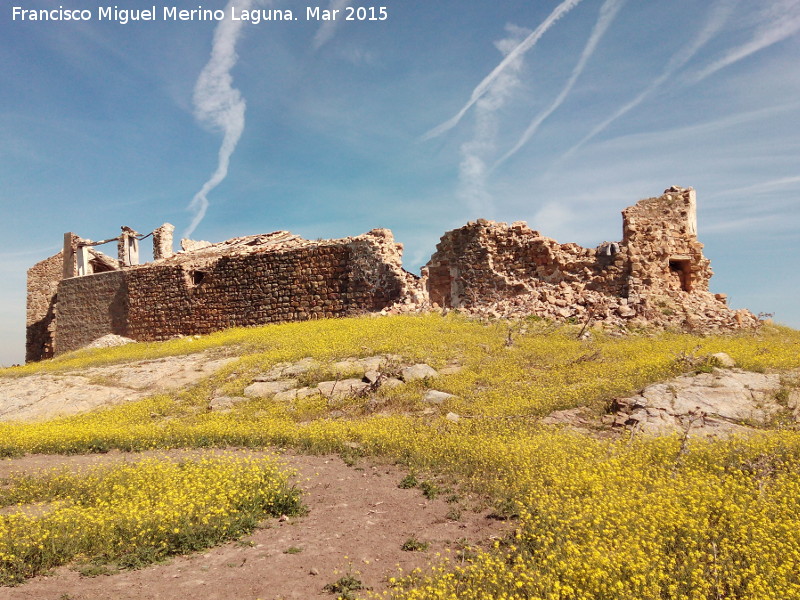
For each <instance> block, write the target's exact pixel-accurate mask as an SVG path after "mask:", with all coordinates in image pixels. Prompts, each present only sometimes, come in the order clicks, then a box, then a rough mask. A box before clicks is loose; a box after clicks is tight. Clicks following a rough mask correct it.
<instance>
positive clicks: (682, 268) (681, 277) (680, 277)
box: [669, 258, 692, 292]
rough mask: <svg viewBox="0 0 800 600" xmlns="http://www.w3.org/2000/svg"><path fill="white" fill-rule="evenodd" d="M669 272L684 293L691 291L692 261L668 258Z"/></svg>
mask: <svg viewBox="0 0 800 600" xmlns="http://www.w3.org/2000/svg"><path fill="white" fill-rule="evenodd" d="M669 272H670V274H671V275H672V276H673V277H675V278H676V279H677V281H678V285H679V286H680V288H681V289H682V290H683V291H684V292H691V291H692V261H691V260H689V259H688V258H670V259H669Z"/></svg>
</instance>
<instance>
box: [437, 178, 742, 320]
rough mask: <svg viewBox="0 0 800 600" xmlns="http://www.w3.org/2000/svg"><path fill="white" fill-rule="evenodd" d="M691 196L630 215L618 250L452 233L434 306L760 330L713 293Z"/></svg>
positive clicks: (445, 242)
mask: <svg viewBox="0 0 800 600" xmlns="http://www.w3.org/2000/svg"><path fill="white" fill-rule="evenodd" d="M696 211H697V207H696V197H695V192H694V190H693V189H691V188H686V189H684V188H680V187H675V186H673V187H670V188H668V189H667V190H665V191H664V194H663V195H661V196H658V197H654V198H646V199H644V200H641V201H640V202H638V203H637V204H636V205H634V206H632V207H629V208H627V209H625V210H624V211H623V213H622V215H623V237H622V240H621V241H620V242H603V243H602V244H600V245H599V246H598V247H597V248H593V249H592V248H583V247H581V246H579V245H578V244H559V243H558V242H556V241H555V240H552V239H550V238H547V237H544V236H542V235H541V234H540V233H539V232H537V231H534V230H532V229H530V228H529V227H528V226H527V224H525V223H524V222H515V223H512V224H511V225H508V224H506V223H495V222H493V221H486V220H484V219H479V220H477V221H473V222H470V223H468V224H467V225H465V226H464V227H461V228H459V229H455V230H453V231H449V232H447V233H445V234H444V235H443V236H442V238H441V241H440V242H439V244H438V245H437V246H436V252H435V253H434V255H433V256H432V257H431V260H430V261H429V262H428V264H427V265H426V267H424V268H423V281H424V284H425V287H426V290H427V293H428V296H429V300H430V302H431V303H432V304H434V305H436V306H439V307H444V308H458V309H465V310H467V311H472V312H475V313H485V314H490V315H493V316H515V317H516V316H525V315H526V314H536V315H539V316H543V317H547V318H551V319H558V320H566V319H573V320H578V321H583V322H587V321H591V320H603V321H605V322H608V323H611V324H613V325H615V326H616V325H624V324H626V323H629V322H636V321H637V320H638V321H639V322H640V324H653V325H680V326H683V327H686V328H689V329H728V328H737V327H743V326H749V325H752V324H753V323H754V321H755V317H754V316H753V315H752V314H751V313H749V312H748V311H732V310H730V309H729V308H728V307H727V306H726V305H725V298H724V295H722V294H719V295H714V294H711V293H710V292H709V291H708V283H709V279H710V277H711V275H712V271H711V268H710V261H709V260H708V259H707V258H706V257H705V256H703V252H702V250H703V244H701V243H700V242H699V241H698V240H697V212H696Z"/></svg>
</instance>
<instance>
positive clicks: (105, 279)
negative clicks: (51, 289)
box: [55, 271, 128, 354]
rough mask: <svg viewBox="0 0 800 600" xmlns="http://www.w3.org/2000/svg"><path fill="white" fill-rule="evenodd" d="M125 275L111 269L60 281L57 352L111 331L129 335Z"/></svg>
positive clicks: (56, 337)
mask: <svg viewBox="0 0 800 600" xmlns="http://www.w3.org/2000/svg"><path fill="white" fill-rule="evenodd" d="M125 275H126V273H125V272H123V271H108V272H105V273H97V274H94V275H87V276H85V277H72V278H70V279H64V280H63V281H61V283H60V284H59V286H58V306H57V308H56V316H57V327H56V332H55V352H56V354H60V353H62V352H67V351H69V350H75V349H77V348H81V347H83V346H85V345H87V344H89V343H91V342H93V341H94V340H96V339H97V338H99V337H102V336H104V335H106V334H109V333H114V334H116V335H123V336H126V337H127V336H128V298H127V291H128V289H127V278H126V277H125Z"/></svg>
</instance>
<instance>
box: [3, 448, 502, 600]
mask: <svg viewBox="0 0 800 600" xmlns="http://www.w3.org/2000/svg"><path fill="white" fill-rule="evenodd" d="M183 454H188V453H183ZM193 454H197V452H193ZM170 455H171V456H173V457H174V456H180V455H181V453H174V452H173V453H170ZM138 456H140V455H134V454H125V453H119V452H113V453H109V454H105V455H89V456H68V457H64V456H39V455H33V456H26V457H23V458H19V459H14V460H2V461H0V477H5V476H7V475H8V474H9V473H11V472H14V471H26V472H30V471H33V470H37V469H40V468H49V467H54V466H58V465H69V466H71V467H72V468H81V467H84V466H88V465H91V464H96V463H100V462H107V461H113V460H135V459H136V457H138ZM283 460H284V461H285V462H286V463H287V464H288V465H289V466H290V467H293V468H294V469H296V470H297V471H298V473H299V475H298V485H299V486H300V487H301V488H302V490H303V492H304V493H303V501H304V503H305V504H306V506H307V507H308V509H309V512H308V514H307V515H305V516H302V517H296V518H290V519H289V520H287V521H279V520H278V519H272V520H269V521H267V522H265V523H264V524H263V528H262V529H258V530H256V531H255V532H254V533H253V534H252V535H250V536H247V537H245V538H243V539H242V540H241V541H238V542H231V543H228V544H225V545H224V546H220V547H216V548H212V549H209V550H208V551H206V552H205V553H201V554H196V555H191V556H181V557H175V558H173V559H171V560H170V561H168V562H166V563H163V564H158V565H153V566H150V567H147V568H145V569H141V570H138V571H122V572H119V573H116V574H112V575H101V576H98V577H84V576H81V575H80V574H79V573H78V572H77V571H75V570H74V569H71V568H69V567H61V568H59V569H57V570H56V571H54V573H53V574H51V575H48V576H44V577H37V578H35V579H33V580H30V581H28V582H26V583H24V584H22V585H20V586H17V587H13V588H0V600H22V599H25V600H33V599H36V600H104V599H109V600H110V599H115V600H116V599H119V600H133V599H136V600H148V599H153V600H156V599H157V600H184V599H189V598H192V599H194V598H198V599H204V600H222V599H225V600H234V599H235V600H256V599H261V600H279V599H283V600H286V599H289V598H300V599H304V598H329V599H332V598H334V597H335V596H334V595H332V594H330V593H327V592H325V591H323V589H322V588H323V587H324V586H325V585H326V584H328V583H331V582H334V581H336V580H338V579H339V578H340V577H342V576H343V575H345V574H347V573H348V571H349V572H350V573H353V574H355V575H356V576H357V577H358V578H359V579H360V580H361V581H362V582H363V583H364V585H366V586H368V587H369V588H371V589H372V590H373V591H377V592H380V591H382V590H384V589H387V585H388V584H387V580H388V578H389V577H391V576H394V575H397V573H398V568H402V569H403V571H404V572H405V573H408V572H409V571H410V570H411V569H413V568H415V567H423V566H425V564H426V563H427V562H428V561H429V560H432V559H433V560H435V557H436V553H437V552H442V553H444V551H445V549H446V548H450V549H452V550H453V551H454V552H455V551H457V550H459V549H461V548H462V547H463V545H464V544H480V545H488V544H490V543H491V540H492V539H493V538H495V537H498V536H502V535H503V530H504V527H506V524H504V523H503V522H500V521H497V520H494V519H491V518H489V516H488V511H484V512H481V513H476V512H474V511H472V510H466V509H465V510H462V511H461V517H460V519H459V520H457V521H456V520H452V519H448V518H447V517H448V513H450V516H453V515H452V513H451V510H452V509H453V508H454V507H456V506H457V505H454V504H448V503H447V502H446V501H445V499H444V498H443V497H441V496H440V497H438V498H436V499H434V500H428V499H426V498H425V497H424V496H423V495H422V493H421V492H420V490H419V489H400V488H398V487H397V484H398V482H399V481H400V480H401V479H402V478H403V476H404V475H405V472H404V471H403V470H402V469H400V468H399V467H396V466H391V465H381V464H375V463H370V462H367V460H366V459H362V460H361V461H359V462H358V463H357V464H356V465H355V466H353V467H349V466H347V465H345V464H344V463H343V462H342V460H341V459H340V458H339V457H338V456H298V455H292V454H286V455H284V456H283ZM412 536H414V537H416V539H418V540H420V541H423V542H428V543H429V544H430V546H429V548H428V550H427V551H425V552H408V551H403V550H401V546H402V545H403V543H404V542H405V541H406V540H408V539H409V538H410V537H412ZM290 548H291V549H293V550H292V551H289V549H290ZM294 549H299V550H300V551H299V552H297V551H296V550H294ZM287 551H289V552H287Z"/></svg>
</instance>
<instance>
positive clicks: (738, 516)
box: [0, 315, 800, 600]
mask: <svg viewBox="0 0 800 600" xmlns="http://www.w3.org/2000/svg"><path fill="white" fill-rule="evenodd" d="M576 338H577V329H576V328H572V327H569V326H556V325H552V324H550V323H547V322H543V321H529V322H519V323H514V324H509V323H507V322H503V321H500V322H496V323H492V324H488V325H486V324H481V323H478V322H475V321H470V320H466V319H463V318H459V317H457V316H454V315H451V316H448V317H446V318H442V317H439V316H434V315H428V316H419V317H411V316H407V317H392V318H381V319H373V318H360V319H342V320H328V321H313V322H305V323H294V324H285V325H275V326H267V327H262V328H252V329H233V330H228V331H224V332H220V333H217V334H213V335H209V336H206V337H203V338H199V339H194V338H191V339H189V340H186V339H182V340H174V341H171V342H165V343H161V344H136V345H130V346H123V347H119V348H114V349H108V350H94V351H83V352H78V353H74V354H71V355H68V356H64V357H61V358H59V359H56V360H52V361H48V362H45V363H40V364H35V365H27V366H25V367H19V368H14V369H6V370H4V371H0V376H5V377H16V376H22V375H27V374H32V373H36V372H43V371H46V372H51V373H59V372H66V371H69V370H75V369H81V368H84V367H88V366H95V365H103V364H113V363H123V362H126V361H131V360H139V359H142V358H155V357H161V356H168V355H175V354H181V353H189V352H197V351H200V350H208V351H210V352H213V353H225V354H228V355H234V356H237V357H238V358H237V360H235V361H233V362H232V363H230V364H229V365H228V366H226V367H225V368H224V369H223V370H222V371H221V372H219V373H217V374H216V375H214V376H213V377H211V378H209V379H208V380H205V381H203V382H202V383H201V384H199V385H197V386H194V387H193V388H191V389H185V390H181V391H179V392H177V393H174V394H162V395H157V396H153V397H150V398H147V399H145V400H142V401H138V402H133V403H130V404H126V405H123V406H118V407H114V408H109V409H106V410H103V411H99V412H95V413H91V414H85V415H79V416H75V417H69V418H63V419H58V420H54V421H50V422H46V423H35V424H0V455H3V456H15V455H19V454H22V453H88V452H104V451H108V450H110V449H114V448H116V449H120V450H126V451H140V450H145V449H155V448H205V447H231V446H235V447H250V448H261V447H267V446H289V447H293V448H296V449H299V450H301V451H305V452H314V453H322V452H331V451H334V452H339V453H342V454H344V455H346V456H347V457H348V458H349V459H356V458H357V457H358V456H362V455H376V456H380V457H383V458H386V459H388V460H393V461H397V462H401V463H403V464H406V465H407V466H409V467H410V468H412V469H414V470H417V471H423V470H424V471H427V472H430V473H434V474H436V475H437V476H439V477H441V478H443V480H448V481H452V482H457V483H458V486H460V488H459V489H461V490H462V491H467V490H469V491H473V492H480V493H483V494H487V495H488V497H490V498H491V500H492V502H494V503H496V505H497V507H498V510H500V511H502V512H503V513H504V514H506V515H507V516H509V517H511V518H513V519H516V521H515V533H514V534H513V536H512V537H510V538H509V539H506V540H503V541H502V542H501V543H498V544H497V545H496V547H495V548H494V549H493V550H491V551H488V552H482V553H478V554H477V556H475V557H474V559H473V560H471V561H470V562H467V563H464V564H458V565H451V564H447V563H443V564H441V565H439V566H438V567H437V568H436V569H435V570H434V571H432V572H431V573H429V574H427V575H422V574H416V575H414V576H413V577H410V578H406V579H399V580H398V581H396V588H395V591H394V594H395V596H396V597H397V598H408V599H411V598H415V599H416V598H431V599H433V598H475V599H478V598H520V599H522V598H527V599H532V598H537V599H547V600H556V599H558V600H562V599H563V600H567V599H576V600H577V599H601V598H608V599H611V598H613V599H631V600H633V599H666V598H669V599H673V598H674V599H691V600H694V599H712V598H713V599H716V598H742V599H744V598H748V599H754V600H755V599H759V600H760V599H764V598H793V597H800V516H798V515H800V435H799V434H798V433H797V432H795V431H794V429H793V428H791V427H789V428H786V427H785V426H784V428H783V429H776V430H764V431H762V432H758V433H757V434H755V435H752V436H749V437H747V438H737V439H730V440H725V441H708V440H694V441H690V442H688V443H687V442H686V441H685V440H682V439H680V438H679V437H674V438H663V439H639V438H636V439H629V438H627V437H626V438H623V439H616V438H615V439H602V437H598V436H589V435H582V434H579V433H575V432H571V431H568V430H559V429H555V428H553V427H547V426H544V425H542V424H540V423H539V419H540V417H542V416H544V415H547V414H548V413H550V412H552V411H554V410H557V409H565V408H572V407H577V406H588V407H590V409H591V410H593V411H596V412H597V413H602V412H603V411H604V410H605V409H606V407H607V405H608V403H609V401H610V399H611V398H612V397H614V396H616V395H622V394H627V393H630V392H633V391H635V390H636V389H638V388H640V387H642V386H644V385H645V384H647V383H650V382H653V381H657V380H660V379H664V378H666V377H668V376H671V375H674V374H676V373H678V372H681V371H682V370H683V369H685V368H686V365H687V360H685V359H686V357H687V356H693V357H700V356H703V355H707V354H711V353H714V352H720V351H724V352H727V353H728V354H730V355H731V356H732V357H733V358H734V359H735V360H736V361H737V363H738V364H739V365H740V366H742V367H743V368H745V369H751V370H758V371H763V370H787V369H792V368H797V367H800V332H797V331H794V330H790V329H786V328H781V327H775V326H765V327H763V328H762V329H761V330H759V331H753V332H746V333H741V334H738V335H732V336H710V337H697V336H691V335H686V334H675V333H661V334H657V335H656V334H641V335H637V336H630V337H624V338H619V337H611V336H609V335H607V334H603V333H602V332H593V336H592V338H591V339H590V340H577V339H576ZM376 354H394V355H398V356H399V357H402V359H403V360H404V361H406V362H427V363H428V364H430V365H431V366H433V367H435V368H441V367H444V366H446V365H455V364H457V365H460V366H461V370H460V371H458V372H456V373H453V374H449V375H442V376H441V377H438V378H435V379H433V380H425V381H418V382H414V383H410V384H407V385H405V386H400V387H396V388H392V389H386V388H381V389H379V390H378V391H377V392H376V394H377V398H376V402H375V403H372V404H370V405H369V406H368V405H367V404H366V403H365V400H364V399H363V398H352V399H348V400H344V401H341V402H337V403H335V404H331V403H329V402H327V401H325V400H324V399H322V398H320V397H319V396H316V397H310V398H306V399H300V400H295V401H293V402H276V401H274V400H269V399H262V400H252V401H250V402H246V403H243V404H240V405H237V406H236V407H235V408H234V409H233V410H231V411H230V412H208V411H207V410H206V407H207V404H208V401H209V398H210V397H211V395H212V394H213V393H214V392H217V393H224V394H226V395H239V394H241V392H242V390H243V389H244V387H245V386H246V385H248V384H249V383H250V382H251V381H252V378H253V377H254V376H255V375H257V374H258V373H261V372H264V371H266V370H268V369H269V368H270V367H272V366H273V365H275V364H277V363H279V362H294V361H297V360H300V359H302V358H305V357H314V358H316V359H318V360H319V361H320V363H321V365H322V366H321V367H320V368H319V370H318V371H319V372H317V373H312V374H310V375H308V376H309V377H311V378H313V377H317V380H322V378H323V377H324V376H325V375H326V374H327V373H326V372H325V368H326V367H325V365H327V364H329V363H330V362H331V361H333V360H336V359H341V358H345V357H366V356H371V355H376ZM700 362H702V361H700ZM429 387H433V388H435V389H437V390H442V391H445V392H449V393H451V394H454V395H455V398H452V399H450V400H447V401H446V402H445V404H444V405H442V406H440V407H439V406H437V407H435V408H434V410H431V407H430V405H428V404H426V403H424V402H423V401H422V400H421V398H422V395H423V392H424V390H425V388H429ZM332 411H335V413H332ZM448 412H455V413H457V414H459V415H461V417H462V418H461V419H460V420H458V421H457V422H453V421H451V420H447V419H446V418H445V415H446V414H447V413H448ZM332 414H334V415H336V418H332ZM17 485H18V484H17V483H16V482H15V483H13V485H11V488H15V486H17ZM231 485H233V484H231ZM87 494H88V495H89V496H92V495H93V493H92V492H87ZM6 503H7V504H11V503H12V501H11V500H7V502H6ZM237 510H238V509H237ZM65 518H66V517H65ZM76 518H77V517H76ZM14 526H15V525H14V521H13V519H9V518H7V517H3V516H0V570H3V571H2V572H3V573H6V575H5V577H6V581H8V580H9V579H10V578H11V576H10V575H8V573H11V572H12V571H13V572H14V573H17V572H23V571H25V565H26V564H28V563H32V562H35V561H37V560H41V557H39V558H37V556H38V555H37V547H38V544H39V543H40V542H37V541H36V540H32V541H31V542H30V544H29V546H26V547H22V546H24V543H23V542H21V541H20V539H19V538H18V537H15V535H16V533H15V530H14ZM25 543H27V542H25ZM21 556H22V557H23V558H20V557H21ZM20 561H22V563H24V564H22V563H20ZM21 564H22V566H21ZM29 571H31V569H29ZM32 571H35V569H33V570H32ZM0 580H2V578H0Z"/></svg>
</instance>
